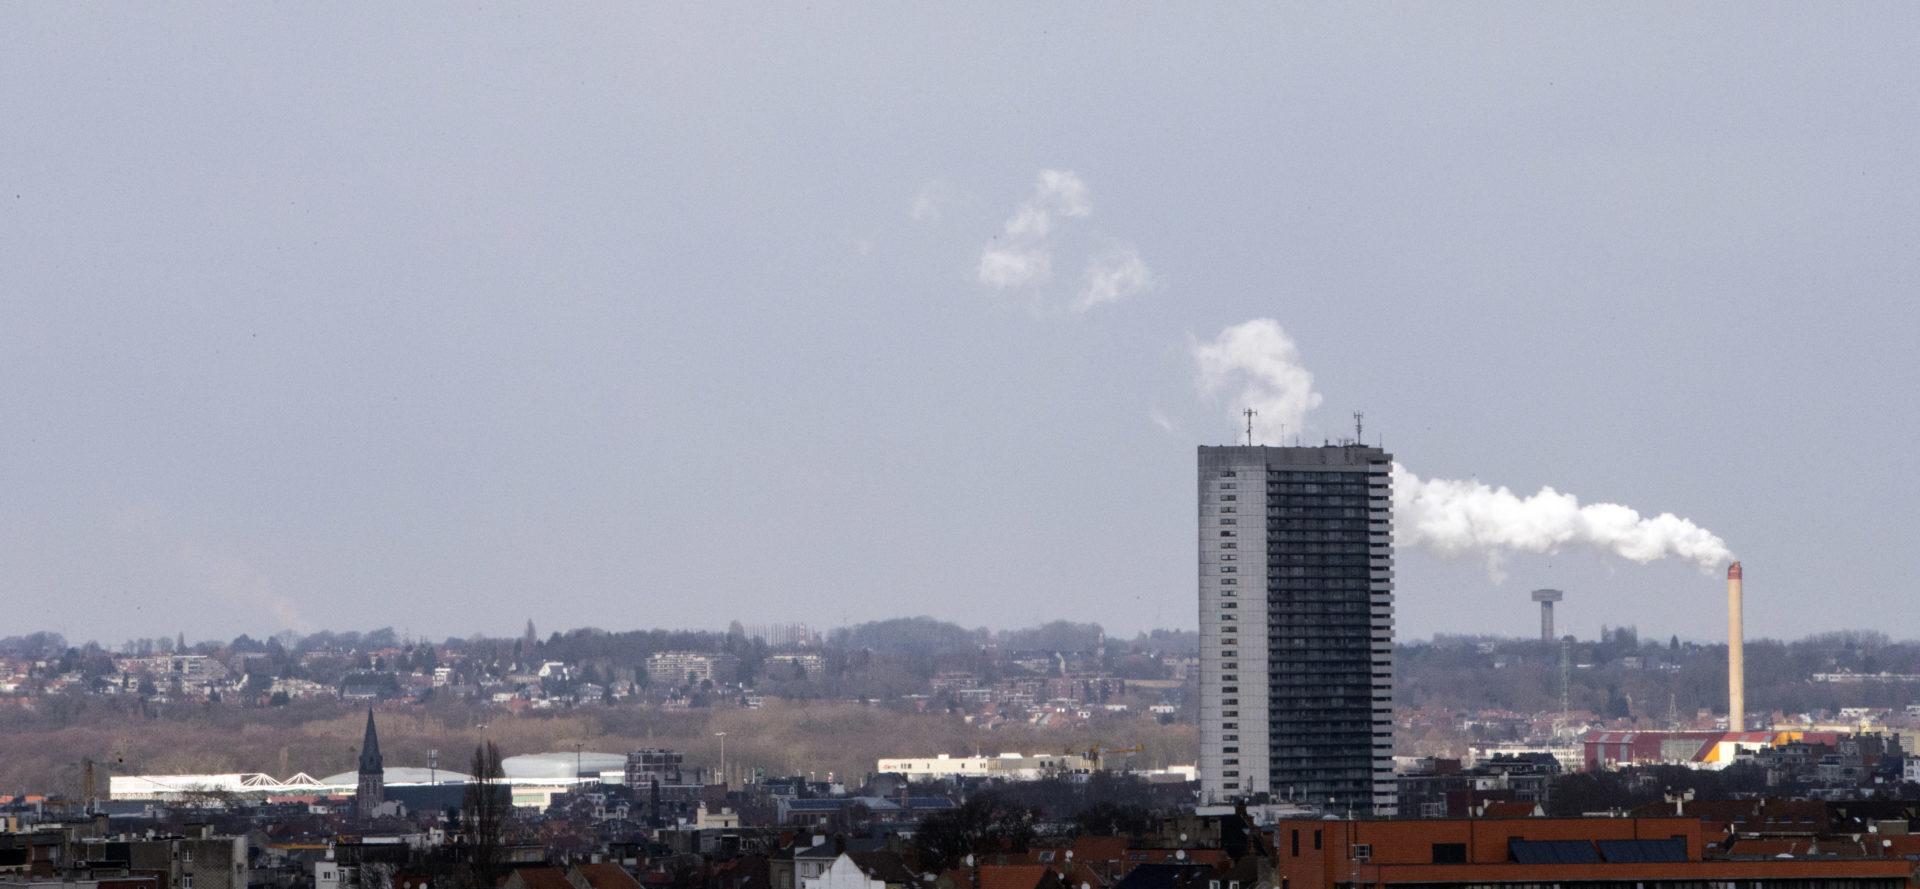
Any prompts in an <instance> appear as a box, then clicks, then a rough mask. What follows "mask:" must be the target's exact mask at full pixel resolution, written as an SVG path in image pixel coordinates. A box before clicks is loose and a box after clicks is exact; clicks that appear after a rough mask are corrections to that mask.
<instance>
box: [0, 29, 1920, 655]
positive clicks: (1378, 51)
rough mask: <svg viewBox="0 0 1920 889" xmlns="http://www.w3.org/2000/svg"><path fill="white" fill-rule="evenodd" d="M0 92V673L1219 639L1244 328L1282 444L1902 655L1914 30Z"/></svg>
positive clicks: (1509, 566)
mask: <svg viewBox="0 0 1920 889" xmlns="http://www.w3.org/2000/svg"><path fill="white" fill-rule="evenodd" d="M0 46H3V48H0V416H4V418H5V422H4V426H3V427H0V428H4V442H5V445H4V446H5V452H4V459H0V592H3V593H4V597H5V601H7V602H8V603H9V606H10V607H8V608H7V609H6V610H5V611H6V617H5V618H4V620H3V621H0V635H10V634H15V633H22V632H30V631H33V630H39V629H50V630H57V631H60V632H62V633H64V634H66V635H67V636H68V637H69V638H72V639H76V640H82V639H89V638H92V639H99V640H100V641H102V642H104V643H109V644H112V643H116V642H118V641H119V640H122V639H126V638H129V637H136V636H158V635H172V634H174V633H176V632H184V633H185V634H186V635H187V636H188V637H189V638H190V639H214V638H230V637H232V636H234V635H236V634H239V633H242V632H245V633H250V634H254V635H256V636H259V635H263V634H267V633H272V632H275V631H278V630H281V629H297V630H303V631H304V630H313V629H320V628H326V629H371V628H375V627H381V626H393V627H395V628H396V629H399V630H404V631H406V632H409V633H411V634H413V635H415V636H425V637H430V638H443V637H445V636H449V635H459V636H465V635H469V634H472V633H476V632H485V633H494V634H510V633H515V632H518V630H519V629H520V628H521V627H522V626H523V624H524V622H525V621H526V620H527V619H528V618H532V619H533V620H534V621H535V622H536V624H537V625H538V627H539V628H540V631H541V632H542V633H545V632H548V631H550V630H560V629H567V628H572V627H578V626H599V627H605V628H609V629H629V628H636V627H654V626H660V627H691V628H716V629H717V628H721V627H724V626H725V625H726V623H727V621H729V620H732V619H739V620H741V621H742V622H745V623H762V622H786V621H804V622H807V623H809V624H812V625H815V626H819V627H828V628H830V627H834V626H839V625H842V624H845V623H849V622H858V621H864V620H870V619H876V618H885V617H895V616H905V615H916V614H926V615H931V616H934V617H938V618H943V619H948V620H954V621H958V622H960V623H963V624H966V625H969V626H976V625H988V626H995V627H1008V626H1024V625H1029V624H1033V623H1037V622H1041V621H1046V620H1053V619H1062V618H1065V619H1072V620H1097V621H1099V622H1100V623H1102V624H1104V625H1105V626H1107V627H1108V628H1109V630H1110V631H1112V632H1118V633H1126V634H1131V633H1133V632H1135V631H1138V630H1142V629H1147V628H1152V627H1176V628H1179V627H1191V626H1193V625H1194V624H1195V622H1196V617H1195V602H1194V597H1195V579H1194V564H1195V555H1194V538H1195V533H1196V532H1195V518H1194V512H1195V506H1194V499H1195V494H1194V491H1195V482H1194V446H1195V445H1196V444H1202V443H1206V444H1224V443H1229V442H1230V441H1232V440H1233V439H1234V438H1235V437H1236V436H1237V435H1238V434H1240V433H1238V432H1237V431H1236V429H1237V427H1238V420H1237V418H1236V416H1235V412H1236V411H1237V410H1238V409H1239V408H1240V407H1241V406H1243V405H1241V404H1240V403H1239V402H1240V401H1243V400H1245V399H1242V398H1240V397H1239V395H1238V393H1239V392H1240V391H1241V389H1240V387H1239V384H1238V383H1227V384H1223V385H1220V386H1215V387H1213V388H1212V389H1211V390H1209V391H1207V392H1205V393H1203V391H1202V387H1203V384H1205V383H1206V382H1207V380H1206V379H1204V378H1203V373H1202V367H1201V364H1200V362H1199V355H1200V354H1201V353H1203V352H1204V351H1205V350H1206V349H1207V348H1208V346H1209V344H1218V343H1223V342H1225V341H1226V339H1227V338H1226V337H1225V336H1224V335H1223V332H1224V331H1228V329H1229V328H1235V327H1236V326H1237V325H1242V324H1244V323H1245V322H1250V321H1257V320H1259V319H1271V322H1272V323H1271V324H1270V325H1266V326H1256V327H1247V328H1236V329H1239V330H1243V331H1255V332H1258V331H1265V332H1266V333H1268V334H1271V336H1269V337H1268V338H1267V339H1266V340H1264V341H1261V342H1253V341H1248V342H1246V343H1242V345H1245V346H1247V347H1248V348H1253V349H1258V348H1260V347H1261V346H1262V342H1264V345H1265V346H1267V347H1275V348H1279V347H1284V345H1285V344H1286V343H1287V342H1289V341H1290V342H1291V344H1292V347H1293V348H1294V350H1296V351H1295V352H1294V353H1293V354H1292V355H1291V356H1287V355H1280V356H1277V357H1275V359H1274V361H1272V362H1264V359H1262V358H1261V357H1260V356H1257V355H1256V356H1252V357H1248V356H1247V355H1245V354H1242V355H1241V358H1242V359H1245V360H1243V361H1242V362H1241V364H1239V365H1236V367H1238V368H1239V370H1240V371H1241V372H1242V373H1243V375H1244V374H1245V373H1253V374H1255V375H1256V376H1257V375H1259V374H1268V376H1267V377H1266V379H1268V380H1269V382H1270V383H1271V386H1270V387H1269V388H1270V390H1271V391H1269V392H1268V393H1267V394H1268V395H1271V396H1274V400H1272V401H1271V402H1268V403H1267V404H1270V405H1275V406H1279V407H1281V408H1282V409H1279V410H1270V411H1268V412H1264V415H1263V420H1262V422H1263V423H1273V424H1276V426H1275V427H1274V429H1273V432H1274V433H1277V424H1278V423H1279V422H1284V421H1285V420H1287V419H1292V420H1293V423H1292V425H1290V426H1289V428H1288V429H1287V433H1286V434H1287V435H1288V436H1289V438H1291V437H1292V436H1294V435H1304V438H1305V440H1308V441H1313V442H1316V443H1317V442H1318V441H1319V440H1321V439H1324V438H1328V437H1335V436H1339V435H1343V434H1348V430H1349V429H1350V428H1351V419H1350V415H1351V413H1352V412H1353V411H1356V410H1361V411H1365V413H1366V430H1367V431H1366V438H1367V439H1368V440H1369V441H1370V442H1372V441H1384V443H1385V445H1386V447H1387V448H1388V449H1389V450H1391V451H1392V452H1393V453H1394V455H1395V456H1396V458H1397V459H1398V460H1399V461H1400V462H1401V463H1402V464H1404V466H1405V467H1406V468H1407V469H1408V470H1409V471H1410V472H1413V473H1417V474H1418V475H1419V476H1420V477H1421V478H1423V479H1436V478H1437V479H1450V480H1457V481H1461V482H1466V483H1471V482H1472V481H1474V480H1477V481H1479V482H1483V483H1486V484H1488V485H1493V486H1507V487H1510V488H1511V489H1512V490H1513V492H1514V493H1515V494H1516V495H1518V496H1523V497H1524V496H1528V495H1531V494H1533V493H1534V492H1536V491H1538V490H1539V489H1540V488H1541V487H1543V486H1551V487H1553V488H1554V489H1556V490H1557V491H1560V492H1565V493H1570V494H1572V495H1575V496H1577V497H1578V498H1579V499H1580V501H1581V502H1582V503H1583V504H1584V503H1597V502H1611V503H1618V504H1624V505H1626V506H1630V507H1632V508H1634V509H1636V510H1639V511H1640V512H1641V513H1644V514H1646V515H1649V516H1652V515H1657V514H1659V513H1665V512H1671V513H1674V514H1676V515H1677V516H1680V517H1684V518H1686V519H1689V520H1691V521H1692V522H1695V523H1697V524H1698V526H1700V527H1701V528H1704V529H1706V531H1707V532H1710V533H1711V534H1714V535H1718V536H1719V537H1720V538H1722V539H1724V541H1725V543H1726V545H1727V546H1728V547H1729V548H1730V549H1731V550H1732V551H1733V552H1734V553H1736V554H1738V556H1739V557H1740V558H1742V559H1743V560H1744V561H1745V563H1746V569H1747V578H1748V621H1749V623H1748V627H1749V631H1750V633H1751V634H1753V635H1771V636H1787V637H1797V636H1799V635H1802V634H1804V633H1808V632H1814V631H1822V630H1832V629H1842V628H1872V629H1879V630H1883V631H1886V632H1888V633H1890V634H1893V635H1894V636H1896V637H1912V636H1916V635H1920V612H1916V611H1915V610H1914V609H1913V608H1912V607H1910V603H1911V597H1910V591H1911V589H1912V578H1913V577H1915V576H1916V575H1920V547H1916V546H1914V545H1913V544H1912V534H1913V532H1914V529H1915V527H1916V522H1915V516H1914V511H1915V507H1914V504H1915V502H1916V500H1917V499H1920V497H1916V494H1920V490H1916V489H1917V488H1920V480H1917V479H1916V478H1915V473H1913V472H1910V471H1906V470H1901V469H1900V468H1899V467H1900V466H1902V465H1904V464H1905V463H1906V461H1907V460H1908V459H1910V458H1911V455H1910V454H1909V453H1908V452H1909V451H1911V450H1912V445H1911V442H1913V441H1914V440H1915V438H1916V434H1917V433H1920V416H1916V411H1915V410H1914V409H1913V407H1912V404H1911V402H1912V393H1913V392H1914V391H1915V390H1916V388H1917V387H1916V385H1915V384H1916V382H1917V381H1916V368H1917V367H1920V360H1917V359H1916V357H1915V350H1914V349H1913V347H1912V346H1911V345H1910V342H1909V341H1910V339H1911V338H1912V335H1913V331H1914V329H1915V326H1916V325H1915V321H1916V317H1915V316H1916V309H1915V308H1914V306H1913V301H1912V300H1913V295H1914V291H1915V286H1914V285H1915V278H1916V271H1917V265H1920V250H1916V245H1915V237H1916V232H1917V231H1920V225H1916V222H1920V219H1917V218H1916V217H1917V216H1920V210H1917V209H1916V207H1920V204H1917V203H1916V199H1917V198H1920V148H1917V147H1916V146H1917V144H1920V139H1916V136H1920V132H1917V131H1920V126H1916V121H1917V120H1920V104H1917V101H1916V100H1917V99H1920V61H1916V60H1920V7H1916V6H1914V5H1912V4H1897V3H1885V4H1863V3H1850V4H1818V5H1813V4H1804V3H1801V4H1787V3H1780V4H1769V3H1745V2H1743V3H1645V4H1635V3H1613V2H1608V3H1586V4H1574V3H1552V4H1546V3H1490V2H1476V3H1446V4H1442V3H1401V4H1380V3H1374V4H1349V3H1337V4H1336V3H1328V4H1313V5H1301V4H1271V3H1259V4H1243V5H1226V4H1222V5H1209V6H1205V7H1194V6H1190V5H1185V4H1132V5H1122V4H1110V3H1058V4H1032V3H1012V4H987V3H964V4H947V5H921V4H911V5H909V4H878V3H875V4H866V5H839V4H816V5H814V6H812V7H807V8H801V7H798V6H797V5H793V4H772V5H768V4H754V5H746V4H584V3H583V4H559V5H537V6H536V5H531V4H489V5H486V6H484V7H481V6H477V5H474V4H458V5H456V4H386V3H376V4H341V3H326V4H320V3H312V4H257V5H234V4H218V5H193V4H147V5H125V4H77V3H16V4H8V5H6V6H4V7H0ZM1256 328H1257V330H1256ZM1263 362H1264V363H1263ZM1230 369H1231V368H1230ZM1295 371H1298V372H1305V373H1310V374H1311V393H1312V394H1313V395H1314V396H1315V397H1317V398H1318V399H1319V404H1318V407H1317V408H1316V409H1313V410H1312V411H1311V412H1307V410H1306V401H1305V400H1303V399H1304V398H1305V393H1306V392H1307V391H1308V390H1306V389H1304V388H1301V385H1302V383H1301V380H1300V379H1299V377H1298V376H1297V375H1295V376H1291V377H1290V376H1287V374H1289V373H1294V372H1295ZM1288 386H1292V387H1293V388H1292V389H1287V387H1288ZM1273 387H1279V388H1277V389H1276V388H1273ZM1289 398H1291V399H1292V401H1291V402H1288V399H1289ZM1289 403H1290V404H1291V408H1288V407H1286V405H1287V404H1289ZM1289 410H1297V412H1298V414H1297V416H1296V415H1289V413H1288V411H1289ZM1404 536H1405V535H1404V534H1403V537H1404ZM1703 561H1713V560H1712V559H1705V560H1703ZM1398 568H1399V570H1398V602H1399V612H1398V617H1399V619H1398V627H1399V633H1400V635H1401V637H1402V638H1412V637H1422V636H1427V635H1430V634H1433V633H1436V632H1446V633H1459V632H1476V633H1477V632H1485V633H1498V634H1506V635H1524V634H1529V633H1532V632H1535V631H1536V630H1535V626H1536V623H1535V621H1536V618H1535V614H1536V612H1535V611H1534V606H1533V605H1532V604H1531V603H1530V602H1528V601H1526V593H1527V591H1528V590H1530V589H1532V588H1534V587H1539V586H1554V587H1559V588H1562V589H1565V590H1567V599H1566V601H1565V602H1564V603H1562V605H1561V607H1560V612H1559V613H1560V616H1561V625H1562V627H1563V628H1565V629H1567V630H1571V631H1572V632H1576V633H1578V634H1580V635H1582V636H1591V635H1593V634H1594V633H1597V632H1598V630H1599V628H1600V627H1601V625H1602V624H1609V625H1622V624H1633V625H1637V626H1638V627H1639V630H1640V632H1641V634H1642V635H1643V636H1647V635H1656V636H1659V637H1662V638H1664V637H1665V636H1666V635H1668V634H1678V635H1680V636H1682V637H1686V638H1697V639H1702V640H1707V639H1715V638H1724V633H1725V623H1724V617H1723V615H1724V611H1723V602H1724V593H1723V590H1724V587H1723V585H1722V582H1721V580H1720V579H1719V577H1720V575H1719V574H1718V573H1717V572H1718V566H1717V565H1709V566H1707V567H1705V568H1703V567H1701V566H1700V565H1696V564H1694V563H1693V562H1691V561H1688V560H1687V559H1684V558H1677V557H1669V558H1662V559H1657V560H1654V561H1651V562H1648V563H1646V564H1641V563H1638V562H1635V561H1631V560H1629V559H1626V558H1621V557H1619V556H1617V555H1612V554H1609V553H1607V552H1603V551H1601V550H1600V549H1596V548H1595V547H1592V546H1587V545H1584V544H1581V543H1578V542H1573V543H1568V544H1566V545H1562V546H1559V547H1557V548H1553V549H1550V550H1549V551H1548V552H1544V553H1534V552H1528V551H1512V552H1508V551H1506V550H1486V551H1482V550H1478V549H1473V548H1471V547H1469V548H1467V549H1466V550H1464V551H1462V550H1458V549H1455V550H1452V551H1450V552H1449V554H1448V555H1440V554H1438V551H1437V550H1435V551H1430V550H1429V549H1423V548H1416V547H1411V546H1404V547H1403V548H1402V550H1401V552H1400V557H1399V560H1398Z"/></svg>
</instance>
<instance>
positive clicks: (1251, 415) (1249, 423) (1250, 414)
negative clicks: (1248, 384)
mask: <svg viewBox="0 0 1920 889" xmlns="http://www.w3.org/2000/svg"><path fill="white" fill-rule="evenodd" d="M1244 413H1246V415H1247V447H1253V418H1254V417H1257V416H1259V415H1260V412H1259V411H1256V410H1254V409H1253V408H1247V409H1246V411H1245V412H1244Z"/></svg>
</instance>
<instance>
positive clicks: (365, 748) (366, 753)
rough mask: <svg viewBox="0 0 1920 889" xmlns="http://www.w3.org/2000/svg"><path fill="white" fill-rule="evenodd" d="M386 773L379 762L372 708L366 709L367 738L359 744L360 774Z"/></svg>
mask: <svg viewBox="0 0 1920 889" xmlns="http://www.w3.org/2000/svg"><path fill="white" fill-rule="evenodd" d="M384 771H386V769H385V767H384V766H383V765H382V764H381V760H380V735H379V734H378V733H376V732H375V731H374V730H373V708H372V707H368V708H367V736H366V738H365V739H363V740H362V741H361V742H360V774H362V775H365V774H368V773H372V774H375V775H378V774H380V773H381V772H384Z"/></svg>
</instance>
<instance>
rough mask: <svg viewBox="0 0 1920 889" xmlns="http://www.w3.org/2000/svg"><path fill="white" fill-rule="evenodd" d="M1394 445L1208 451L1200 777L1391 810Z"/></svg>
mask: <svg viewBox="0 0 1920 889" xmlns="http://www.w3.org/2000/svg"><path fill="white" fill-rule="evenodd" d="M1392 466H1393V458H1392V456H1391V455H1389V454H1388V453H1387V452H1386V451H1383V450H1381V449H1379V448H1369V447H1364V446H1360V445H1346V444H1343V445H1332V446H1327V447H1317V448H1312V447H1308V448H1299V447H1295V448H1273V447H1260V446H1247V447H1239V446H1230V447H1202V448H1200V451H1199V488H1200V491H1199V504H1200V520H1199V532H1200V534H1199V537H1200V539H1199V554H1200V584H1199V586H1200V781H1201V790H1202V793H1203V795H1204V796H1205V798H1206V799H1207V800H1208V801H1217V800H1225V799H1232V798H1240V797H1249V796H1253V795H1255V794H1260V793H1266V794H1269V795H1270V797H1271V798H1273V799H1276V800H1286V801H1290V802H1297V803H1300V804H1302V805H1309V806H1314V807H1318V808H1322V809H1324V810H1326V811H1329V812H1339V813H1348V812H1351V813H1353V814H1366V815H1372V814H1380V815H1388V814H1392V813H1393V811H1394V809H1395V791H1394V778H1393V492H1392V478H1393V476H1392Z"/></svg>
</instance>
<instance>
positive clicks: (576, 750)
mask: <svg viewBox="0 0 1920 889" xmlns="http://www.w3.org/2000/svg"><path fill="white" fill-rule="evenodd" d="M585 743H586V742H585V741H575V742H573V783H575V784H578V783H580V778H581V777H582V776H581V774H580V747H581V746H582V745H583V744H585Z"/></svg>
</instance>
